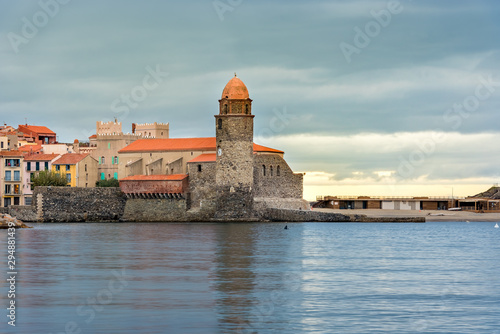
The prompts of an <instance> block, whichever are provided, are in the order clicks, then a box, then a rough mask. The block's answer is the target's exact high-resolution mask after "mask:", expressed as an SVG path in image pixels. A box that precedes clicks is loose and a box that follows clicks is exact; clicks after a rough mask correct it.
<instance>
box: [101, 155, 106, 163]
mask: <svg viewBox="0 0 500 334" xmlns="http://www.w3.org/2000/svg"><path fill="white" fill-rule="evenodd" d="M105 163H106V158H104V156H102V157H101V164H103V165H104V164H105Z"/></svg>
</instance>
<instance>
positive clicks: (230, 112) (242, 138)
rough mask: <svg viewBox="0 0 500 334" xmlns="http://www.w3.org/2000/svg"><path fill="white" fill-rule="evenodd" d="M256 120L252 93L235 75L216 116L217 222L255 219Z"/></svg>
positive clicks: (227, 86) (221, 100)
mask: <svg viewBox="0 0 500 334" xmlns="http://www.w3.org/2000/svg"><path fill="white" fill-rule="evenodd" d="M253 118H254V115H252V100H251V99H250V97H249V95H248V89H247V87H246V86H245V84H244V83H243V81H241V80H240V79H239V78H238V77H237V76H236V73H235V75H234V77H233V78H232V79H231V80H229V82H228V83H227V85H226V87H225V88H224V90H223V92H222V98H221V99H220V100H219V114H218V115H215V133H216V141H217V159H216V172H215V183H216V191H217V211H216V214H215V218H217V219H245V218H251V216H252V212H253V191H252V187H253Z"/></svg>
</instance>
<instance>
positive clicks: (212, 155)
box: [188, 153, 217, 163]
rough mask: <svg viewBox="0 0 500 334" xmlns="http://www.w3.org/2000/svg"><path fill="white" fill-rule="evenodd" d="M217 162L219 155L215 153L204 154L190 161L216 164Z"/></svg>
mask: <svg viewBox="0 0 500 334" xmlns="http://www.w3.org/2000/svg"><path fill="white" fill-rule="evenodd" d="M216 160H217V155H216V154H215V153H204V154H200V155H199V156H197V157H196V158H194V159H192V160H190V161H188V163H190V162H215V161H216Z"/></svg>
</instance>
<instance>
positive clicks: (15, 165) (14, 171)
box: [0, 151, 24, 207]
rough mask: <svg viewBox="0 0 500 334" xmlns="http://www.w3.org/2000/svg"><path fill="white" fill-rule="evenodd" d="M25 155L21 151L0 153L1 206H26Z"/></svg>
mask: <svg viewBox="0 0 500 334" xmlns="http://www.w3.org/2000/svg"><path fill="white" fill-rule="evenodd" d="M22 182H23V154H22V152H20V151H0V196H1V203H0V204H1V206H2V207H8V206H10V205H24V200H23V186H22Z"/></svg>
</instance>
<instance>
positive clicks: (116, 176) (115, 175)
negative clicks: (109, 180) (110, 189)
mask: <svg viewBox="0 0 500 334" xmlns="http://www.w3.org/2000/svg"><path fill="white" fill-rule="evenodd" d="M113 177H114V178H115V179H117V180H118V173H117V172H115V174H114V175H113Z"/></svg>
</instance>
